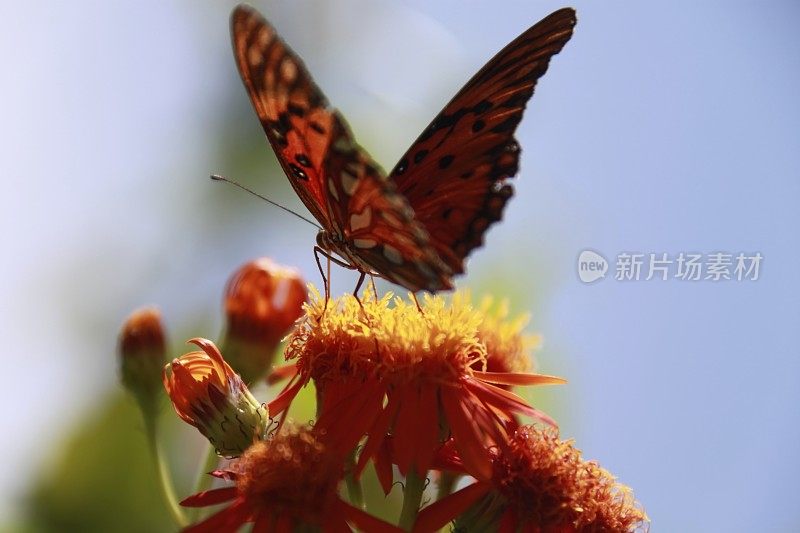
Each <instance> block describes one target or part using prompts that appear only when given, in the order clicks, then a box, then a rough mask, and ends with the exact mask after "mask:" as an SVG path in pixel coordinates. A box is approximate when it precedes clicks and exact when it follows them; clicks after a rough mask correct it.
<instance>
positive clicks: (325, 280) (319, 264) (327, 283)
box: [314, 246, 331, 320]
mask: <svg viewBox="0 0 800 533" xmlns="http://www.w3.org/2000/svg"><path fill="white" fill-rule="evenodd" d="M320 255H323V256H325V258H326V259H327V260H328V276H327V277H325V271H324V270H323V269H322V262H321V261H320V260H319V256H320ZM314 260H315V261H316V262H317V268H318V269H319V275H320V276H322V285H323V286H324V287H325V305H324V306H323V308H322V316H320V320H322V318H323V317H324V316H325V312H326V311H327V310H328V300H330V299H331V285H330V277H331V256H330V255H328V254H327V253H326V252H325V250H323V249H322V248H320V247H319V246H314Z"/></svg>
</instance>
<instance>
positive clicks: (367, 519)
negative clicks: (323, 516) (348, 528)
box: [335, 501, 403, 533]
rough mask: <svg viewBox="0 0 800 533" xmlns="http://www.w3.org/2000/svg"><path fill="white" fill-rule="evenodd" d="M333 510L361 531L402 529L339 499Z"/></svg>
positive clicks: (391, 532)
mask: <svg viewBox="0 0 800 533" xmlns="http://www.w3.org/2000/svg"><path fill="white" fill-rule="evenodd" d="M335 510H336V512H337V513H340V514H342V515H343V516H344V517H345V519H346V520H347V521H348V522H350V523H351V524H353V525H354V526H356V527H357V528H359V529H360V530H361V531H369V532H370V533H373V532H374V533H400V532H402V531H403V530H402V529H400V528H399V527H397V526H393V525H391V524H389V523H387V522H384V521H383V520H381V519H379V518H375V517H374V516H372V515H371V514H368V513H366V512H364V511H362V510H361V509H358V508H356V507H353V506H352V505H350V504H348V503H346V502H343V501H339V502H338V503H337V504H336V507H335Z"/></svg>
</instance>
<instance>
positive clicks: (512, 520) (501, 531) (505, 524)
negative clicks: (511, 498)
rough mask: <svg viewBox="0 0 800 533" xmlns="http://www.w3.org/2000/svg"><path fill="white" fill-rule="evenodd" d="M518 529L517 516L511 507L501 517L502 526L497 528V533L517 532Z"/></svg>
mask: <svg viewBox="0 0 800 533" xmlns="http://www.w3.org/2000/svg"><path fill="white" fill-rule="evenodd" d="M516 531H517V517H515V516H514V510H513V509H511V507H509V508H508V509H507V510H506V512H505V513H503V517H502V518H501V519H500V527H499V528H498V529H497V533H515V532H516Z"/></svg>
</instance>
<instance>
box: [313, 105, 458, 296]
mask: <svg viewBox="0 0 800 533" xmlns="http://www.w3.org/2000/svg"><path fill="white" fill-rule="evenodd" d="M340 128H343V129H346V128H347V125H346V124H344V123H343V122H341V121H340V120H338V117H337V120H335V121H334V132H336V131H337V130H338V129H340ZM339 138H340V139H345V138H348V136H347V135H344V134H342V135H340V136H339ZM325 170H326V176H327V181H328V191H329V193H330V196H331V198H332V200H333V202H332V205H333V206H335V207H336V208H337V209H340V211H339V212H336V209H334V210H332V211H334V216H335V217H336V218H337V219H340V220H341V221H342V223H341V228H342V233H341V235H339V237H340V239H341V241H342V242H345V243H347V246H346V248H345V249H343V250H340V253H341V254H342V255H343V256H345V257H347V258H348V259H349V260H350V262H351V263H353V264H354V265H355V266H357V267H359V269H360V270H362V271H364V272H370V271H374V272H376V273H378V274H379V275H380V276H381V277H384V278H386V279H388V280H389V281H392V282H393V283H397V284H398V285H402V286H403V287H405V288H407V289H409V290H411V291H418V290H427V291H431V292H433V291H437V290H442V289H450V288H452V284H451V282H450V277H451V276H452V273H453V272H452V270H451V269H450V267H449V266H447V264H445V263H444V262H443V261H442V260H441V258H440V257H439V255H438V254H437V253H436V250H435V249H434V248H433V247H432V246H431V243H430V238H429V236H428V232H427V231H425V228H424V227H423V226H422V224H420V223H419V222H418V221H417V220H416V219H415V218H414V211H413V210H412V209H411V207H410V206H409V205H408V201H407V200H406V199H405V198H404V197H403V196H402V195H400V194H398V193H397V190H396V187H395V185H394V183H392V182H391V181H389V180H388V179H387V178H386V175H385V174H384V173H383V172H382V171H381V170H380V168H379V167H378V166H377V165H376V164H375V163H374V162H373V161H371V160H370V159H369V157H368V156H367V155H366V154H365V152H363V151H362V150H360V149H359V148H358V146H356V145H355V144H348V143H346V142H343V141H342V142H338V143H336V144H335V145H333V146H331V150H330V152H329V154H328V156H327V161H326V165H325Z"/></svg>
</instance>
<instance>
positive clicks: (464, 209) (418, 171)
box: [390, 8, 576, 273]
mask: <svg viewBox="0 0 800 533" xmlns="http://www.w3.org/2000/svg"><path fill="white" fill-rule="evenodd" d="M575 22H576V19H575V11H574V10H572V9H570V8H564V9H561V10H559V11H556V12H554V13H552V14H551V15H549V16H548V17H546V18H545V19H543V20H541V21H540V22H539V23H537V24H536V25H534V26H533V27H531V28H530V29H528V30H527V31H525V32H524V33H523V34H522V35H520V36H519V37H518V38H517V39H515V40H514V41H512V42H511V43H510V44H509V45H507V46H506V47H505V48H504V49H503V50H501V51H500V52H499V53H498V54H497V55H496V56H495V57H493V58H492V59H491V60H490V61H489V62H488V63H487V64H486V65H485V66H484V67H483V68H482V69H481V70H480V71H478V73H477V74H475V76H473V77H472V79H470V81H469V82H467V84H466V85H465V86H464V87H463V88H462V89H461V91H459V92H458V94H457V95H456V96H455V97H454V98H453V99H452V100H451V101H450V103H448V104H447V105H446V106H445V108H444V109H443V110H442V111H441V113H439V115H437V116H436V118H435V119H434V120H433V122H431V124H430V125H429V126H428V127H427V128H426V129H425V130H424V131H423V132H422V134H421V135H420V136H419V138H418V139H417V140H416V141H415V142H414V144H413V145H412V146H411V148H409V150H408V151H407V152H406V154H405V155H404V156H403V157H402V158H401V159H400V161H399V162H398V163H397V165H396V166H395V168H394V169H393V170H392V172H391V174H390V177H391V178H392V179H393V180H394V182H395V183H396V184H397V188H398V191H399V192H400V193H402V194H403V195H404V196H405V198H407V199H408V201H409V203H410V204H411V207H412V208H413V209H414V212H415V215H416V219H417V220H418V221H419V222H421V223H422V225H423V226H425V228H426V229H427V230H428V232H429V234H430V237H431V242H432V244H433V246H434V248H435V249H436V251H437V252H438V254H439V255H440V256H441V258H442V259H443V260H445V261H446V262H447V264H448V265H449V266H450V267H451V268H452V269H453V270H454V271H455V272H456V273H460V272H463V262H464V259H465V258H466V256H467V255H468V254H469V253H470V251H471V250H473V249H474V248H476V247H478V246H481V245H482V244H483V235H484V233H485V231H486V230H487V229H488V227H489V226H490V225H491V224H493V223H494V222H497V221H498V220H500V218H501V216H502V213H503V208H504V207H505V204H506V202H507V201H508V199H509V198H510V197H511V195H512V194H513V190H512V188H511V185H509V184H507V183H505V181H506V179H507V178H510V177H513V176H514V175H515V174H516V173H517V170H518V160H519V151H520V148H519V145H518V144H517V141H516V140H515V139H514V131H515V130H516V128H517V125H518V124H519V122H520V120H521V119H522V113H523V111H524V109H525V106H526V104H527V102H528V100H529V99H530V98H531V96H532V95H533V90H534V87H535V86H536V81H537V80H538V79H539V78H540V77H541V76H542V75H544V73H545V72H546V71H547V66H548V63H549V61H550V58H551V57H552V56H553V55H555V54H557V53H558V52H559V51H560V50H561V49H562V47H563V46H564V45H565V44H566V42H567V41H568V40H569V38H570V37H571V36H572V29H573V27H574V26H575Z"/></svg>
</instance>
